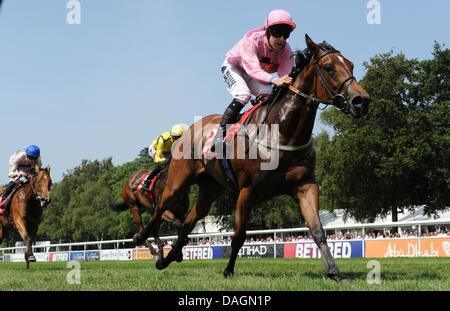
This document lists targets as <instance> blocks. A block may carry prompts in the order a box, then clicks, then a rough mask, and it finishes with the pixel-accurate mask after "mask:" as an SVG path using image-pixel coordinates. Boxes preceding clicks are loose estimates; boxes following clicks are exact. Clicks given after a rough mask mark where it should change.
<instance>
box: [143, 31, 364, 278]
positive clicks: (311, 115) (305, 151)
mask: <svg viewBox="0 0 450 311" xmlns="http://www.w3.org/2000/svg"><path fill="white" fill-rule="evenodd" d="M305 41H306V44H307V47H308V49H309V51H310V54H311V58H310V60H309V63H308V64H307V66H306V67H305V68H304V69H303V70H302V71H301V72H298V71H299V70H297V69H296V68H297V67H298V63H297V61H298V59H296V67H294V69H293V71H292V73H291V76H292V77H293V83H292V84H291V85H289V87H288V88H284V90H282V91H281V93H278V96H277V97H276V98H275V99H274V100H273V101H272V102H271V104H270V105H266V106H265V107H262V108H259V109H258V110H257V111H256V112H255V113H253V114H252V115H251V116H250V118H249V121H248V122H249V123H248V125H247V127H249V125H251V124H261V123H264V124H266V125H268V126H269V127H270V131H271V132H272V133H271V135H272V136H271V137H274V136H273V134H274V133H275V134H276V135H275V138H276V139H277V140H278V141H277V142H275V143H273V142H267V139H266V140H264V139H256V140H253V141H252V140H251V139H247V138H246V140H245V141H244V142H249V143H252V144H253V145H257V150H270V155H269V158H268V159H269V160H271V159H272V158H273V157H277V159H278V165H277V166H276V167H275V168H274V169H271V170H263V169H261V167H262V166H261V164H263V159H262V156H261V155H259V154H258V156H257V157H256V158H250V157H249V155H248V154H247V153H245V157H244V158H242V157H237V154H238V152H239V151H240V150H243V149H247V148H248V147H245V148H244V147H243V146H242V145H241V144H242V143H241V144H240V143H239V140H236V141H234V142H233V143H232V145H231V146H230V147H231V153H230V154H231V157H229V158H231V159H230V163H231V168H232V172H233V173H234V175H235V176H236V182H235V183H234V184H233V183H230V182H228V181H227V179H226V178H225V174H224V170H223V169H221V164H220V161H219V160H217V159H213V160H211V161H208V159H207V158H206V157H204V156H203V157H202V155H203V154H204V153H201V154H200V155H199V154H198V151H196V150H198V148H195V147H196V144H199V143H200V144H201V145H202V146H204V145H205V142H207V141H208V139H210V136H211V132H210V131H209V130H207V128H212V127H216V126H217V123H218V122H219V121H220V115H209V116H206V117H204V118H203V119H201V120H199V121H197V122H196V123H194V124H193V125H191V127H190V128H189V131H188V132H187V133H185V135H184V136H183V137H182V138H181V139H180V140H181V141H180V142H177V146H176V147H179V146H180V145H179V144H181V147H179V148H180V149H185V148H189V149H190V150H193V151H190V156H189V157H185V156H183V157H175V156H174V157H173V158H172V162H171V163H170V167H169V176H168V180H167V185H166V187H165V189H164V193H163V195H162V199H161V204H160V208H159V209H158V210H157V211H156V213H155V215H154V216H153V219H152V221H151V222H150V223H149V225H148V226H147V227H146V228H145V229H144V231H142V233H141V236H140V237H139V240H138V241H139V242H140V241H142V239H143V238H145V237H146V236H148V234H149V233H151V232H152V231H153V229H154V228H155V226H157V224H158V223H159V221H160V216H161V214H162V213H163V212H164V211H166V210H167V209H169V208H171V207H172V206H173V204H174V202H176V201H177V200H178V197H179V196H180V195H181V194H183V193H184V192H185V191H186V189H187V188H188V187H189V186H190V185H192V184H194V183H197V184H198V186H199V193H198V199H197V202H196V203H195V205H194V207H193V208H192V210H191V211H190V213H189V214H188V215H187V217H186V220H185V221H184V223H183V226H182V228H181V231H180V234H179V236H178V240H177V242H176V243H175V244H174V245H173V248H172V250H171V251H170V252H169V254H168V255H167V257H166V258H163V257H161V258H160V259H159V260H158V261H157V262H156V267H157V269H164V268H165V267H167V266H168V265H169V264H170V263H171V262H172V261H174V260H175V259H177V258H179V256H180V253H181V250H182V247H183V246H184V245H186V243H187V235H188V234H189V232H190V231H191V230H192V229H193V227H194V226H195V224H196V222H197V221H198V220H199V219H201V218H203V217H205V215H206V214H207V213H208V211H209V209H210V207H211V204H212V203H213V201H215V200H216V199H217V197H219V195H220V194H221V193H222V192H223V191H224V189H231V190H235V191H236V192H237V194H238V198H237V203H236V225H235V231H234V236H233V239H232V242H231V248H232V251H231V256H230V259H229V262H228V265H227V267H226V268H225V270H224V272H223V274H224V276H225V277H227V276H230V275H233V274H234V266H235V261H236V257H237V255H238V252H239V250H240V248H241V247H242V245H243V243H244V241H245V237H246V225H247V222H248V217H249V215H250V210H251V208H252V206H253V205H254V204H256V203H260V202H263V201H266V200H269V199H271V198H273V197H275V196H278V195H284V194H287V195H290V196H291V197H292V198H293V199H294V201H295V202H297V204H299V208H300V212H301V214H302V215H303V219H304V220H305V223H306V225H307V227H308V228H309V230H310V233H311V235H312V238H313V240H314V242H315V243H316V244H317V246H318V248H319V250H320V253H321V257H322V260H323V262H324V264H325V268H326V273H327V276H328V277H329V278H331V279H334V280H342V279H343V276H342V275H341V273H340V271H339V269H338V267H337V265H336V263H335V260H334V258H333V256H332V255H331V252H330V249H329V247H328V245H327V241H326V236H325V233H324V230H323V228H322V224H321V222H320V218H319V190H318V186H317V184H316V181H315V176H314V170H315V148H314V144H313V139H312V132H313V126H314V120H315V116H316V112H317V109H318V107H319V104H320V103H323V104H329V105H334V106H335V107H336V108H338V109H340V110H342V111H344V112H346V113H349V114H350V115H352V116H353V117H355V118H359V117H362V116H364V115H365V114H367V112H368V105H369V95H368V94H367V92H366V91H365V90H364V89H363V87H362V86H361V85H360V84H359V83H358V82H357V81H356V79H355V78H354V77H353V64H352V63H351V62H350V61H349V60H348V59H347V58H345V57H344V56H343V55H342V54H341V53H340V52H339V51H338V50H336V49H335V48H333V47H332V46H331V45H330V44H328V43H326V42H323V43H321V44H316V43H314V42H313V41H312V40H311V38H310V37H309V36H308V35H306V36H305ZM199 127H200V128H201V130H194V129H198V128H199ZM275 129H278V131H275ZM248 137H251V135H248ZM261 154H264V152H261Z"/></svg>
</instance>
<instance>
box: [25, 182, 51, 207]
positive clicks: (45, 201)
mask: <svg viewBox="0 0 450 311" xmlns="http://www.w3.org/2000/svg"><path fill="white" fill-rule="evenodd" d="M36 176H37V175H35V176H30V185H31V189H32V190H33V194H34V197H35V198H36V200H38V201H39V203H40V204H41V206H42V207H46V206H47V205H48V204H49V203H50V198H45V197H41V195H40V194H39V193H38V192H37V191H36V188H35V187H34V181H33V179H34V178H35V177H36Z"/></svg>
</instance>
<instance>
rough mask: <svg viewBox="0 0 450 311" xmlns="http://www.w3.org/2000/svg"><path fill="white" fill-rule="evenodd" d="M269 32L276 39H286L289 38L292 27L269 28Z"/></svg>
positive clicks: (277, 26)
mask: <svg viewBox="0 0 450 311" xmlns="http://www.w3.org/2000/svg"><path fill="white" fill-rule="evenodd" d="M269 32H270V34H271V35H272V37H274V38H277V39H278V38H280V37H284V38H285V39H287V38H289V36H290V35H291V32H292V27H291V26H289V25H274V26H272V27H270V28H269Z"/></svg>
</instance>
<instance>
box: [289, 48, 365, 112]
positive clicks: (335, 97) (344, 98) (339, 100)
mask: <svg viewBox="0 0 450 311" xmlns="http://www.w3.org/2000/svg"><path fill="white" fill-rule="evenodd" d="M334 53H340V52H339V51H338V50H330V51H327V52H325V53H323V54H322V55H320V56H319V57H318V58H316V59H315V60H314V66H315V68H316V73H317V75H318V76H319V81H320V84H321V85H322V86H323V87H324V89H325V91H326V92H327V94H328V95H329V97H331V99H321V98H317V97H315V96H311V95H308V94H306V93H303V92H302V91H300V90H299V89H298V88H296V87H295V86H293V85H292V84H290V85H289V87H288V89H289V90H290V91H291V92H293V93H294V94H296V95H298V96H300V97H303V98H305V99H307V100H310V101H312V102H313V103H314V104H320V103H322V104H325V105H326V106H328V105H333V106H335V107H336V109H338V110H342V111H344V112H348V110H349V102H348V101H349V99H348V89H349V87H350V85H351V84H352V82H353V81H355V80H356V78H355V77H354V76H349V77H347V78H346V79H345V80H344V81H342V82H341V84H340V85H339V87H338V89H337V91H334V90H333V88H332V87H331V86H330V84H329V83H328V82H327V80H326V79H325V77H324V76H323V73H322V71H321V70H320V66H319V61H320V59H321V58H322V57H324V56H326V55H328V54H334ZM348 81H350V83H348V84H347V82H348ZM346 84H347V87H346V88H345V91H344V94H341V92H342V89H343V88H344V86H345V85H346ZM325 108H326V107H325Z"/></svg>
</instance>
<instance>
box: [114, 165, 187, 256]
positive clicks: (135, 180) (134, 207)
mask: <svg viewBox="0 0 450 311" xmlns="http://www.w3.org/2000/svg"><path fill="white" fill-rule="evenodd" d="M150 173H151V171H150V170H138V171H135V172H133V173H132V174H131V175H130V177H129V178H128V180H127V181H126V182H125V183H124V185H123V187H122V199H123V202H120V203H112V204H111V205H110V208H111V209H112V210H113V211H115V212H121V211H124V210H127V209H130V211H131V215H132V216H133V220H134V222H135V223H136V225H137V226H138V233H139V232H141V231H142V230H144V224H143V222H142V216H141V214H142V212H144V211H147V212H149V213H150V214H151V215H153V214H154V211H155V206H157V205H158V204H160V201H161V197H162V193H163V190H164V187H165V185H166V182H167V169H165V170H163V171H161V173H159V174H158V175H157V176H156V179H155V181H154V182H153V183H152V189H151V191H152V193H147V192H142V191H141V190H140V184H141V183H142V181H143V179H144V177H146V176H148V174H150ZM188 208H189V195H188V192H187V191H186V192H185V193H184V196H181V197H180V200H179V201H178V204H175V205H174V206H173V207H171V208H170V209H169V210H166V211H165V212H164V213H162V219H163V220H165V221H167V222H168V223H170V224H172V225H173V226H174V227H175V228H176V229H177V230H178V229H179V228H180V227H181V221H183V220H184V217H185V215H186V212H187V210H188ZM153 238H154V239H155V242H156V244H157V245H158V247H159V250H160V252H161V254H162V251H161V250H162V247H163V243H162V242H161V240H160V239H159V235H158V230H155V231H154V233H153ZM146 244H147V246H148V247H149V249H150V252H152V254H153V255H156V252H155V251H154V249H153V247H151V246H150V244H148V243H146Z"/></svg>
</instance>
